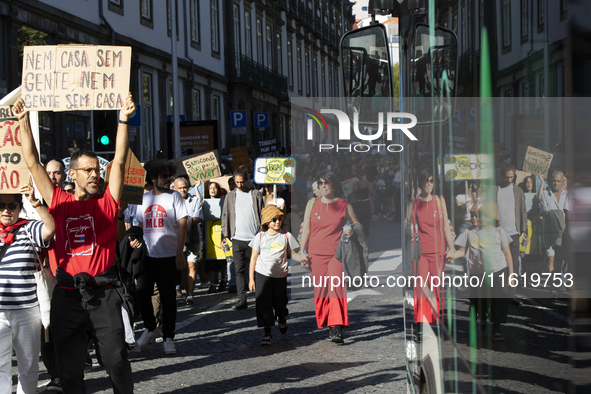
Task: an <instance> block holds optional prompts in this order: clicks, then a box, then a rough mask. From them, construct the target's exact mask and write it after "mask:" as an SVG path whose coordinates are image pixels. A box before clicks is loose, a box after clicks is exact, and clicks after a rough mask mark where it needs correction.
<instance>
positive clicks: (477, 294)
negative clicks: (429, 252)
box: [448, 202, 513, 341]
mask: <svg viewBox="0 0 591 394" xmlns="http://www.w3.org/2000/svg"><path fill="white" fill-rule="evenodd" d="M498 210H499V208H498V206H497V204H495V203H491V202H485V203H483V204H482V206H481V207H480V208H478V207H477V206H475V205H474V206H472V209H471V210H470V217H471V220H470V221H471V223H472V226H471V227H469V228H468V229H467V230H466V231H465V232H463V233H462V234H460V236H459V237H458V239H457V240H456V246H457V247H458V250H457V251H456V252H455V253H454V254H449V257H448V261H450V262H451V261H452V260H453V259H454V258H456V259H457V258H460V257H463V256H464V255H465V254H466V250H468V249H469V250H470V254H469V257H468V265H469V267H470V275H471V277H472V276H476V277H481V276H482V275H483V274H484V273H485V271H486V273H487V277H486V279H487V280H488V279H489V277H490V276H489V275H488V274H490V273H493V277H492V283H491V284H490V287H488V286H476V285H473V282H472V281H470V287H471V289H470V306H471V308H475V312H476V314H477V316H478V320H479V323H480V328H481V330H482V331H484V329H485V328H486V321H487V312H488V305H489V302H488V299H489V298H490V299H491V302H490V320H491V321H492V323H493V337H492V338H493V340H494V341H500V340H502V339H503V336H502V335H501V323H506V322H507V312H508V310H509V299H508V298H507V297H508V296H509V294H508V293H507V292H506V290H507V288H508V287H509V285H510V282H509V278H510V275H512V274H513V259H512V258H511V250H510V248H509V245H510V244H511V241H512V239H511V237H510V236H509V235H508V234H507V232H505V230H503V229H502V228H500V227H499V225H498V215H497V212H498ZM481 212H484V213H485V214H484V215H481ZM481 221H482V228H481V225H480V224H481V223H480V222H481ZM495 224H496V225H495ZM485 256H486V257H485ZM485 258H486V267H485ZM503 279H504V280H505V283H504V284H501V281H502V280H503Z"/></svg>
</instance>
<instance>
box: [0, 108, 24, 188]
mask: <svg viewBox="0 0 591 394" xmlns="http://www.w3.org/2000/svg"><path fill="white" fill-rule="evenodd" d="M19 131H20V125H19V123H18V121H17V119H16V117H15V116H13V115H12V111H11V109H10V107H8V106H2V107H0V193H2V194H14V193H19V189H20V188H21V186H24V185H25V184H27V183H29V168H28V167H27V163H25V159H24V157H23V151H22V148H21V143H20V140H19V134H18V133H19Z"/></svg>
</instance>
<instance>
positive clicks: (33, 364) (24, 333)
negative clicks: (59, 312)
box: [0, 306, 84, 394]
mask: <svg viewBox="0 0 591 394" xmlns="http://www.w3.org/2000/svg"><path fill="white" fill-rule="evenodd" d="M13 349H14V351H15V353H16V361H17V364H18V387H17V393H18V394H20V393H35V392H36V391H37V379H38V376H39V350H40V349H41V314H40V313H39V307H38V306H35V307H33V308H23V309H4V310H0V393H2V394H10V393H12V372H11V367H12V350H13ZM82 364H83V366H82V368H84V362H82Z"/></svg>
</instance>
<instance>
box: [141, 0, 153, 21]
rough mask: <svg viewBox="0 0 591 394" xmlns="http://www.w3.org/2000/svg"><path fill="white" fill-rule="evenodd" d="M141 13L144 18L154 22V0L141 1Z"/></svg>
mask: <svg viewBox="0 0 591 394" xmlns="http://www.w3.org/2000/svg"><path fill="white" fill-rule="evenodd" d="M140 12H141V15H142V18H146V19H148V20H152V0H140Z"/></svg>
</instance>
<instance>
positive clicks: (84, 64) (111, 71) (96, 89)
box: [22, 45, 131, 111]
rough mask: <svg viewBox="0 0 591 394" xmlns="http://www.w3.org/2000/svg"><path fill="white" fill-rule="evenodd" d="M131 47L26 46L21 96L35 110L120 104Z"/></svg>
mask: <svg viewBox="0 0 591 394" xmlns="http://www.w3.org/2000/svg"><path fill="white" fill-rule="evenodd" d="M130 68H131V47H117V46H105V45H57V46H55V45H48V46H27V47H25V48H24V54H23V72H22V75H23V79H22V97H23V99H24V100H25V107H26V108H27V109H29V110H37V111H76V110H78V111H87V110H110V109H120V108H123V104H124V101H125V97H127V93H128V92H129V79H130Z"/></svg>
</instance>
